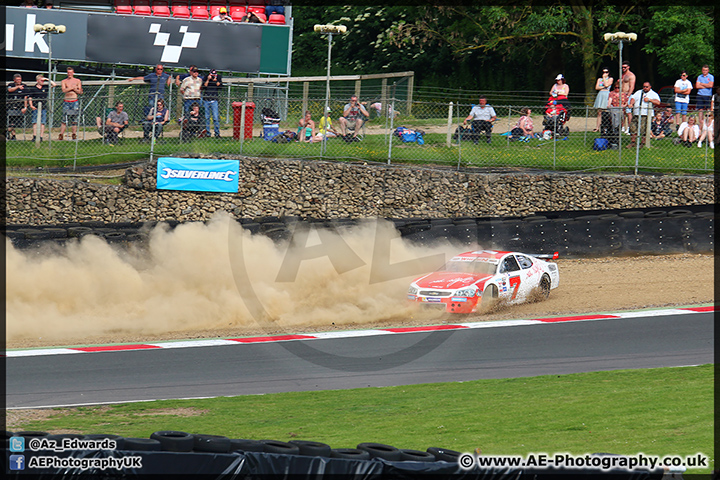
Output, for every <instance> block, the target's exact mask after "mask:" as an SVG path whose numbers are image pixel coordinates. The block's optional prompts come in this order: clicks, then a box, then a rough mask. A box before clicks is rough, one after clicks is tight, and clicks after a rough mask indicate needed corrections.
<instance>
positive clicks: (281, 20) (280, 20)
mask: <svg viewBox="0 0 720 480" xmlns="http://www.w3.org/2000/svg"><path fill="white" fill-rule="evenodd" d="M267 23H270V24H272V25H285V15H280V14H279V13H271V14H270V17H269V18H268V21H267Z"/></svg>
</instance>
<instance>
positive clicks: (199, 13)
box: [192, 4, 209, 20]
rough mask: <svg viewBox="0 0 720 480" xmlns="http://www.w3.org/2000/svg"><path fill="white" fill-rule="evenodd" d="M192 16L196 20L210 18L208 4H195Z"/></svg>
mask: <svg viewBox="0 0 720 480" xmlns="http://www.w3.org/2000/svg"><path fill="white" fill-rule="evenodd" d="M192 18H193V19H195V20H207V19H208V18H209V14H208V11H207V6H206V5H205V4H203V5H193V6H192Z"/></svg>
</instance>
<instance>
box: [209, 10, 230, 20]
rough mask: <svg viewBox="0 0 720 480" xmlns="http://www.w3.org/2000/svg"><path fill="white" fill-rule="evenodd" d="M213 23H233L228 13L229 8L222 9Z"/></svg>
mask: <svg viewBox="0 0 720 480" xmlns="http://www.w3.org/2000/svg"><path fill="white" fill-rule="evenodd" d="M212 20H213V22H232V21H233V19H232V17H231V16H230V15H228V13H227V8H225V7H222V8H221V9H220V11H219V12H218V14H217V15H215V16H214V17H213V18H212Z"/></svg>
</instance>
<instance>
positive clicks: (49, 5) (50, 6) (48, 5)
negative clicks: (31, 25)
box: [45, 0, 53, 9]
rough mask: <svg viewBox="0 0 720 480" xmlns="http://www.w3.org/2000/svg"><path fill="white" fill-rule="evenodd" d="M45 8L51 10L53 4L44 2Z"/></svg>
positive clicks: (47, 0)
mask: <svg viewBox="0 0 720 480" xmlns="http://www.w3.org/2000/svg"><path fill="white" fill-rule="evenodd" d="M45 8H48V9H50V8H53V2H52V0H46V2H45Z"/></svg>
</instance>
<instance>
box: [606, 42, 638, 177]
mask: <svg viewBox="0 0 720 480" xmlns="http://www.w3.org/2000/svg"><path fill="white" fill-rule="evenodd" d="M603 38H604V39H605V41H606V42H613V43H617V44H618V72H619V75H618V79H619V81H620V92H619V95H620V98H619V99H618V102H620V107H619V108H620V125H618V164H621V163H622V124H623V117H625V112H624V111H623V110H624V109H623V106H622V92H623V74H622V52H623V40H626V41H627V42H628V43H630V42H634V41H635V40H637V33H625V32H616V33H606V34H605V35H603ZM632 94H633V92H629V96H632ZM610 122H611V123H612V119H611V120H610ZM629 128H630V122H628V129H629ZM639 129H640V125H639V124H638V130H639ZM638 133H640V132H638ZM638 141H639V140H638ZM637 163H638V158H637V155H636V157H635V175H637Z"/></svg>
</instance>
